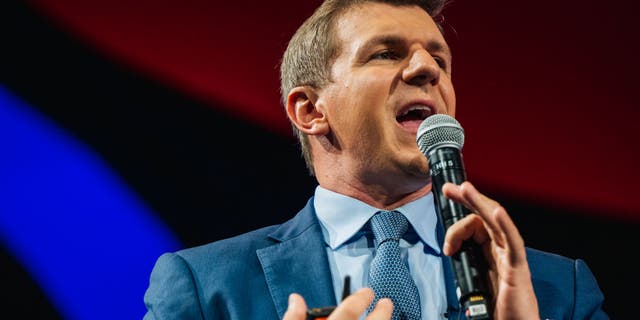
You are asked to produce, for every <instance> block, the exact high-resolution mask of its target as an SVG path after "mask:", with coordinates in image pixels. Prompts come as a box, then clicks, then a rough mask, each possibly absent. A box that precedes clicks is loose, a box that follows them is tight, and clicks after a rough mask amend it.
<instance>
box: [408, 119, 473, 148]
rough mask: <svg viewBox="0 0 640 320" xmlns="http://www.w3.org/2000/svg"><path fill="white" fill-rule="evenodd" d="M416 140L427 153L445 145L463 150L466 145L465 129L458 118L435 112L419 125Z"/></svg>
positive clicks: (419, 146)
mask: <svg viewBox="0 0 640 320" xmlns="http://www.w3.org/2000/svg"><path fill="white" fill-rule="evenodd" d="M416 142H417V143H418V148H420V151H421V152H422V153H423V154H425V155H427V154H428V153H429V152H431V150H432V149H433V148H436V147H443V146H448V147H454V148H457V149H458V150H461V149H462V146H463V145H464V130H463V129H462V126H460V123H459V122H458V120H456V119H454V118H453V117H451V116H448V115H446V114H434V115H431V116H429V117H427V118H426V119H424V120H423V121H422V123H421V124H420V127H418V134H417V136H416Z"/></svg>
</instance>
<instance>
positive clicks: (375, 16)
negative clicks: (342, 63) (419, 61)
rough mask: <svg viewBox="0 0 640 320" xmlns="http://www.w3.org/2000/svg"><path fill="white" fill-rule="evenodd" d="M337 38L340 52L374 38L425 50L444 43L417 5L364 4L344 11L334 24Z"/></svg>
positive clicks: (436, 29)
mask: <svg viewBox="0 0 640 320" xmlns="http://www.w3.org/2000/svg"><path fill="white" fill-rule="evenodd" d="M335 26H336V29H335V30H336V31H335V32H336V38H337V40H338V43H339V47H341V48H342V50H341V51H342V52H343V53H344V52H345V51H347V52H348V51H356V50H357V49H358V48H360V47H362V46H364V45H365V44H367V43H368V42H370V41H372V40H373V39H379V38H384V37H385V36H390V37H397V38H401V39H403V40H404V41H406V42H408V43H420V44H422V45H423V46H424V47H427V46H434V45H436V46H438V47H444V48H445V49H446V50H447V51H448V47H447V44H446V42H445V40H444V37H443V36H442V33H441V32H440V29H439V28H438V26H437V25H436V23H435V22H434V21H433V18H431V16H430V15H429V14H428V13H427V12H426V11H424V10H423V9H422V8H420V7H418V6H411V5H409V6H394V5H390V4H386V3H377V2H365V3H362V4H358V5H354V6H353V7H351V8H348V9H346V10H345V12H344V13H342V14H341V15H340V16H339V17H338V19H337V21H336V24H335Z"/></svg>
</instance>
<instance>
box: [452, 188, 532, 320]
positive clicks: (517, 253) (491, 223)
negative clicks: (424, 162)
mask: <svg viewBox="0 0 640 320" xmlns="http://www.w3.org/2000/svg"><path fill="white" fill-rule="evenodd" d="M442 192H443V193H444V195H445V196H446V197H447V198H449V199H451V200H453V201H456V202H458V203H461V204H462V205H464V206H465V207H467V208H468V209H469V210H471V211H472V212H473V213H475V214H470V215H468V216H466V217H465V218H464V219H462V220H460V221H458V222H456V223H454V224H453V225H452V226H451V227H450V228H449V229H448V230H447V234H446V236H445V242H444V248H443V251H444V254H446V255H448V256H451V255H453V254H454V253H455V252H457V251H458V250H459V249H460V246H461V245H462V242H463V241H464V240H466V239H470V238H472V239H473V240H474V241H475V242H477V243H478V244H480V245H481V246H482V249H483V252H484V255H485V257H486V258H487V260H488V262H489V268H490V271H489V276H490V279H491V283H492V286H493V294H494V302H495V304H494V319H495V320H502V319H539V316H538V302H537V299H536V296H535V293H534V291H533V283H532V282H531V273H530V271H529V264H528V262H527V257H526V251H525V247H524V240H523V239H522V237H521V236H520V233H519V232H518V229H517V228H516V226H515V224H514V223H513V221H512V220H511V218H510V217H509V215H508V214H507V212H506V210H505V209H504V208H503V207H502V206H501V205H500V204H499V203H498V202H496V201H494V200H491V199H489V198H488V197H486V196H484V195H483V194H481V193H480V192H478V190H476V188H475V187H474V186H473V185H472V184H471V183H470V182H464V183H462V184H461V185H459V186H457V185H455V184H452V183H447V184H445V185H444V186H443V188H442Z"/></svg>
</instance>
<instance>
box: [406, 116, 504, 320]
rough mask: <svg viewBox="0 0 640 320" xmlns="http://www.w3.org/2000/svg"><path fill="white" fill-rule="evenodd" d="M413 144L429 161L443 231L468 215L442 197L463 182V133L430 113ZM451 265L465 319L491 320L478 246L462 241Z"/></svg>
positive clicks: (485, 272) (449, 121)
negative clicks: (450, 185) (451, 185)
mask: <svg viewBox="0 0 640 320" xmlns="http://www.w3.org/2000/svg"><path fill="white" fill-rule="evenodd" d="M416 142H417V143H418V148H420V151H421V152H422V153H423V154H424V155H425V156H426V157H427V160H428V161H429V173H430V175H431V190H432V192H433V198H434V201H435V205H436V206H435V207H436V213H437V214H438V215H439V217H440V221H441V222H442V224H443V225H444V228H445V230H447V229H449V227H451V225H453V224H454V223H456V221H458V220H461V219H462V218H464V217H465V216H467V215H468V214H470V211H469V209H467V208H466V207H464V206H463V205H461V204H459V203H456V202H454V201H452V200H450V199H448V198H446V197H445V196H444V195H443V194H442V186H443V185H444V184H445V183H447V182H451V183H454V184H457V185H460V184H462V183H463V182H464V181H465V180H466V173H465V170H464V163H463V162H462V153H461V149H462V145H463V144H464V130H462V127H461V126H460V123H458V121H457V120H456V119H454V118H453V117H450V116H448V115H444V114H434V115H431V116H429V117H427V118H426V119H425V120H424V121H422V123H421V124H420V127H419V128H418V134H417V136H416ZM451 262H452V266H453V272H454V276H455V282H456V288H457V290H456V292H457V294H458V300H459V301H460V304H461V305H462V306H463V310H464V312H465V315H466V316H467V318H468V319H469V320H477V319H491V318H492V310H491V305H490V304H491V301H492V299H491V295H490V292H489V288H490V287H489V285H488V284H489V276H488V275H489V274H488V264H487V262H486V260H485V259H484V255H483V254H482V250H481V248H480V246H479V245H478V244H477V243H475V242H474V241H473V240H470V239H469V240H466V241H464V242H463V244H462V246H461V248H460V250H459V251H458V252H457V253H456V254H454V255H453V256H452V257H451Z"/></svg>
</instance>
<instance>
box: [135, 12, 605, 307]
mask: <svg viewBox="0 0 640 320" xmlns="http://www.w3.org/2000/svg"><path fill="white" fill-rule="evenodd" d="M442 2H443V1H334V0H328V1H325V3H323V4H322V6H321V7H320V8H319V9H318V10H316V12H315V13H314V15H313V16H312V17H311V18H309V19H308V20H307V21H306V22H305V23H304V24H303V25H302V26H301V27H300V29H299V30H298V31H297V33H296V34H295V35H294V37H293V38H292V40H291V41H290V43H289V47H288V48H287V51H286V52H285V55H284V58H283V61H282V68H281V76H282V92H283V100H284V104H285V107H286V111H287V115H288V117H289V119H290V121H291V122H292V124H293V125H294V129H295V130H296V132H297V134H298V136H299V138H300V142H301V146H302V149H303V155H304V157H305V160H306V161H307V165H308V167H309V169H310V171H311V172H312V173H313V174H314V175H315V177H316V178H317V181H318V184H319V186H318V188H317V189H316V192H315V195H314V197H313V198H312V199H311V200H310V201H309V202H308V204H307V206H306V207H305V208H304V209H302V210H301V211H300V212H299V213H298V214H297V215H296V216H295V217H294V218H293V219H291V220H289V221H287V222H285V223H284V224H282V225H279V226H271V227H267V228H264V229H260V230H256V231H253V232H250V233H248V234H245V235H241V236H238V237H235V238H231V239H226V240H222V241H218V242H214V243H211V244H208V245H205V246H201V247H197V248H192V249H187V250H183V251H180V252H177V253H169V254H165V255H163V256H162V257H160V259H159V260H158V262H157V263H156V266H155V268H154V270H153V272H152V275H151V282H150V286H149V289H148V290H147V293H146V295H145V303H146V305H147V308H148V312H147V314H146V315H145V319H278V318H283V317H284V319H285V320H295V319H305V318H306V310H307V308H308V307H322V306H328V305H336V304H337V302H338V301H339V300H340V292H341V290H342V279H343V277H344V276H346V275H348V276H350V277H351V279H352V283H353V287H354V289H356V291H355V293H354V294H352V295H351V296H349V297H348V298H347V299H345V300H343V301H342V302H341V303H340V304H339V305H338V307H337V308H336V310H335V311H334V312H333V313H332V315H331V318H332V319H358V318H360V317H362V316H364V315H366V316H367V319H391V317H392V316H393V318H394V319H399V318H403V319H404V318H405V317H408V318H411V317H413V318H421V319H444V318H447V317H448V318H453V319H458V317H459V316H461V314H460V313H461V312H463V311H462V310H461V308H460V306H459V303H458V299H457V297H456V293H455V288H454V285H453V276H452V273H451V268H450V264H449V262H448V260H447V258H445V257H444V255H447V256H449V255H452V254H453V253H455V252H456V251H457V250H458V249H459V248H460V245H461V242H462V241H463V240H465V239H469V238H471V239H472V240H473V241H476V242H477V243H479V244H481V245H482V247H483V249H484V251H485V254H486V257H487V260H488V261H489V265H490V277H491V282H492V287H493V295H494V303H493V307H494V319H539V318H550V319H606V318H607V316H606V314H605V313H604V312H603V311H602V309H601V303H602V300H603V297H602V294H601V292H600V290H599V288H598V286H597V283H596V281H595V279H594V277H593V275H592V274H591V272H590V271H589V269H588V268H587V267H586V265H585V264H584V262H582V261H580V260H577V261H574V260H570V259H566V258H563V257H559V256H555V255H551V254H547V253H542V252H539V251H535V250H532V249H525V247H524V242H523V240H522V238H521V237H520V234H519V233H518V230H517V228H516V227H515V225H514V224H513V222H512V221H511V219H510V218H509V216H508V214H507V213H506V211H505V210H504V209H503V208H502V207H501V206H500V205H499V204H498V203H496V202H495V201H493V200H491V199H488V198H487V197H485V196H484V195H482V194H480V193H479V192H478V191H477V190H476V189H475V188H474V187H473V185H472V184H471V183H468V182H466V183H464V184H463V185H462V186H455V185H452V184H447V185H446V186H445V188H443V192H444V194H445V195H446V196H447V197H448V198H450V199H452V200H454V201H457V202H460V203H462V204H463V205H465V206H466V207H468V208H469V209H471V211H473V212H474V213H476V214H472V215H469V216H467V217H466V218H465V219H463V220H461V221H459V222H457V223H456V224H454V225H453V226H452V227H451V228H449V230H447V232H446V236H444V239H443V237H442V231H441V230H440V229H438V227H437V226H438V221H437V217H436V214H435V210H434V207H433V198H432V194H431V184H430V183H429V168H428V163H427V160H426V158H425V157H424V155H423V154H422V153H421V152H420V151H419V150H418V148H417V146H416V142H415V138H416V131H417V128H418V126H419V124H420V123H421V122H422V120H423V119H424V118H425V117H427V116H428V115H430V114H434V113H441V114H448V115H451V116H455V111H456V109H455V108H456V105H455V94H454V90H453V85H452V82H451V53H450V51H449V49H448V46H447V43H446V41H445V40H444V37H443V35H442V33H441V31H440V29H439V27H438V25H437V24H436V23H435V22H434V19H433V18H432V17H434V16H437V14H438V13H439V11H440V10H441V8H442V5H443V3H442ZM381 210H382V211H387V212H395V213H398V214H400V215H401V217H400V218H399V219H403V220H404V221H406V222H407V225H409V227H408V232H407V233H405V236H403V239H402V240H398V241H399V247H400V249H399V251H400V252H402V259H404V262H403V265H404V266H405V267H403V268H406V269H407V272H408V274H410V278H411V280H410V281H411V283H413V285H415V288H416V289H417V292H416V294H413V295H412V297H411V298H412V299H415V301H414V302H416V301H417V302H416V303H414V304H412V307H413V308H414V309H417V310H416V313H414V314H413V315H411V316H409V315H408V313H405V311H404V310H405V305H403V303H404V302H400V300H402V299H399V298H397V297H395V296H390V298H391V300H390V299H387V298H385V297H386V296H384V295H382V294H378V296H377V297H376V298H375V302H374V292H373V291H372V290H371V289H369V288H368V283H369V282H368V281H369V279H370V278H373V277H374V276H373V275H372V274H373V273H371V274H370V273H369V272H370V271H372V270H373V269H374V268H373V267H371V265H372V263H374V262H373V261H374V258H375V256H376V255H377V253H376V251H377V250H379V247H378V246H376V245H375V244H374V243H373V242H374V241H373V238H375V237H377V236H376V235H375V230H374V229H375V226H374V225H373V224H372V223H373V222H372V221H373V220H375V219H376V218H375V217H379V216H380V215H382V213H381V212H380V211H381ZM372 233H373V234H374V235H373V236H372ZM372 237H373V238H372ZM404 237H406V239H405V238H404ZM379 246H381V244H379ZM443 254H444V255H443ZM376 290H378V289H376ZM372 302H373V303H372ZM370 305H371V307H372V308H371V309H370V310H369V311H367V309H368V308H369V307H370Z"/></svg>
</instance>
